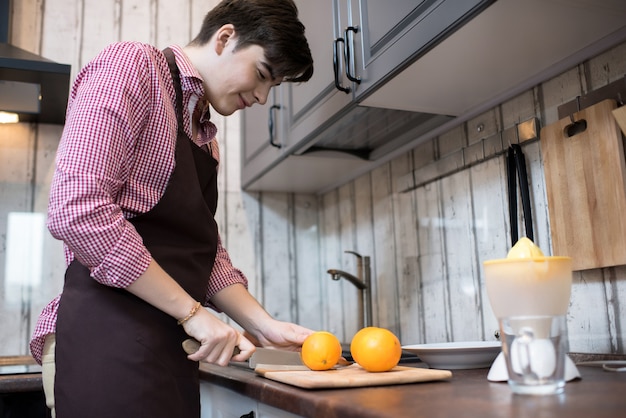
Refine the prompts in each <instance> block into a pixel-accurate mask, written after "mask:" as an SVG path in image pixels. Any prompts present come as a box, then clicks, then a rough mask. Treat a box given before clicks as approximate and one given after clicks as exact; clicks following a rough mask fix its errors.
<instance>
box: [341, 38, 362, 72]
mask: <svg viewBox="0 0 626 418" xmlns="http://www.w3.org/2000/svg"><path fill="white" fill-rule="evenodd" d="M358 31H359V27H358V26H348V27H347V28H346V31H345V32H344V36H345V39H346V43H345V47H346V76H347V77H348V80H350V81H354V82H355V83H357V84H361V77H359V76H356V75H352V74H351V73H350V67H351V66H352V65H351V62H352V50H351V49H350V45H352V46H353V47H354V33H357V32H358ZM348 32H354V33H353V34H352V35H351V36H348ZM355 62H356V60H355Z"/></svg>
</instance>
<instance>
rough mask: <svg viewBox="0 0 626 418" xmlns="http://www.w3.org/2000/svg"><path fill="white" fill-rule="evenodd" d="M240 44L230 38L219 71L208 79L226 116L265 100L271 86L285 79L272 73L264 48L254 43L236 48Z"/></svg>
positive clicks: (215, 101)
mask: <svg viewBox="0 0 626 418" xmlns="http://www.w3.org/2000/svg"><path fill="white" fill-rule="evenodd" d="M236 44H237V43H236V41H235V40H234V39H232V38H231V39H230V40H229V42H228V43H227V44H226V46H225V48H224V50H223V51H222V54H220V58H219V61H220V62H219V66H218V69H217V71H215V72H214V73H212V74H210V75H209V77H210V78H209V80H207V81H208V83H207V84H208V85H209V86H210V87H209V88H208V89H207V90H208V91H207V95H208V99H209V102H210V103H211V106H212V107H213V108H214V109H215V110H216V111H217V112H218V113H219V114H221V115H224V116H228V115H230V114H232V113H234V112H235V111H237V110H240V109H244V108H246V107H249V106H252V105H253V104H254V103H259V104H265V103H266V102H267V96H268V95H269V92H270V89H271V88H272V87H273V86H276V85H278V84H280V82H281V80H279V79H277V78H275V75H274V74H273V73H272V69H271V66H270V64H269V63H268V62H267V60H266V59H265V53H264V51H263V48H261V47H260V46H258V45H250V46H246V47H244V48H240V49H235V47H236Z"/></svg>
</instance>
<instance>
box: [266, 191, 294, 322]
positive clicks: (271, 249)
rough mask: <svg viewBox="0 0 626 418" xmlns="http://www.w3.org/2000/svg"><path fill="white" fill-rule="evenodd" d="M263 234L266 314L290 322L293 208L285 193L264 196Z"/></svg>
mask: <svg viewBox="0 0 626 418" xmlns="http://www.w3.org/2000/svg"><path fill="white" fill-rule="evenodd" d="M261 202H262V205H263V210H262V213H261V219H260V222H261V231H262V234H263V247H262V258H261V259H260V260H258V261H259V262H260V263H261V265H262V273H261V286H262V287H261V289H262V293H263V303H264V305H265V308H266V309H267V311H268V312H269V313H270V314H271V315H273V316H274V317H276V318H277V319H281V320H285V321H289V320H291V304H292V303H293V300H292V293H291V290H292V283H291V277H290V274H289V260H290V255H291V254H290V249H291V240H290V237H289V235H290V216H289V215H290V213H289V211H290V206H289V196H288V195H287V194H284V193H282V194H281V193H265V194H263V197H262V199H261Z"/></svg>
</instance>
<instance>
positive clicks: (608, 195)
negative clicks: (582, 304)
mask: <svg viewBox="0 0 626 418" xmlns="http://www.w3.org/2000/svg"><path fill="white" fill-rule="evenodd" d="M616 107H617V105H616V102H615V101H614V100H605V101H602V102H600V103H598V104H596V105H594V106H591V107H588V108H586V109H583V110H581V111H580V112H577V113H575V114H574V115H573V118H574V121H577V122H578V121H586V124H587V126H586V129H585V130H584V131H582V132H580V133H577V134H573V135H572V132H571V131H569V132H568V129H570V128H571V126H572V121H571V119H570V118H569V117H568V118H564V119H561V120H560V121H558V122H556V123H554V124H552V125H549V126H546V127H544V128H543V129H542V130H541V153H542V155H543V162H544V172H545V177H546V192H547V195H548V211H549V215H550V232H551V235H552V247H553V254H554V255H567V256H570V257H572V265H573V268H574V270H586V269H591V268H600V267H609V266H616V265H623V264H626V163H625V159H624V145H623V141H622V134H621V132H620V130H619V127H618V125H617V124H616V122H615V118H614V117H613V114H612V111H613V110H614V109H616Z"/></svg>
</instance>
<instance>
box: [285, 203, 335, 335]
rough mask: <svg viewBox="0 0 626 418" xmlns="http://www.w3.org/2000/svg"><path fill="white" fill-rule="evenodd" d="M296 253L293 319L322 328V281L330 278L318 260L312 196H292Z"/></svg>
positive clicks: (309, 325) (293, 261) (303, 324)
mask: <svg viewBox="0 0 626 418" xmlns="http://www.w3.org/2000/svg"><path fill="white" fill-rule="evenodd" d="M293 204H294V212H295V220H294V229H295V231H294V240H295V253H294V256H293V257H292V258H291V260H290V262H291V264H292V265H293V271H294V274H295V278H296V286H297V289H296V302H295V306H294V307H293V308H294V309H296V310H297V313H296V315H295V317H294V318H293V320H294V321H296V322H297V323H299V324H301V325H302V326H305V327H308V328H310V329H314V330H321V329H322V328H323V314H322V312H323V310H324V306H325V303H326V301H325V300H324V299H323V297H322V295H323V293H322V288H323V286H322V284H323V283H328V282H329V281H330V276H329V275H328V274H326V269H324V268H323V267H322V265H321V263H320V248H319V245H318V243H319V230H318V216H317V215H318V201H317V196H314V195H296V196H294V201H293Z"/></svg>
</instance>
